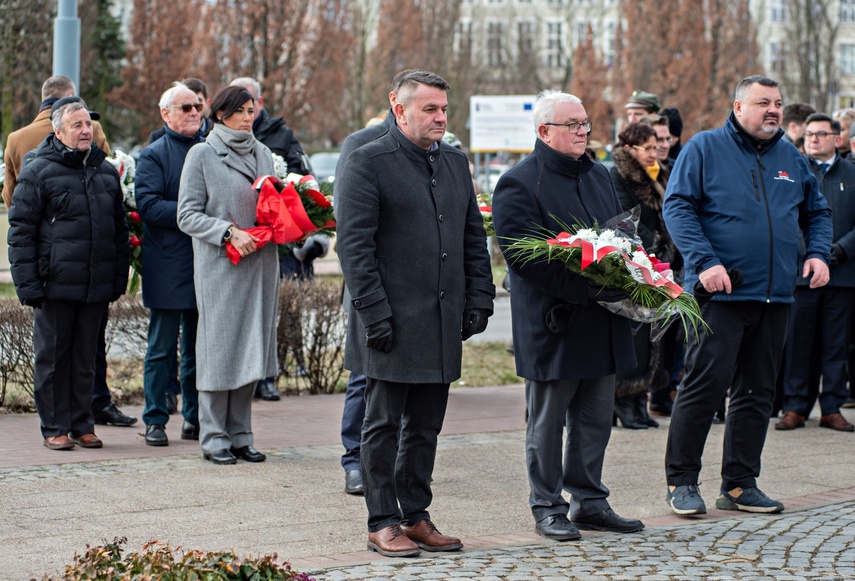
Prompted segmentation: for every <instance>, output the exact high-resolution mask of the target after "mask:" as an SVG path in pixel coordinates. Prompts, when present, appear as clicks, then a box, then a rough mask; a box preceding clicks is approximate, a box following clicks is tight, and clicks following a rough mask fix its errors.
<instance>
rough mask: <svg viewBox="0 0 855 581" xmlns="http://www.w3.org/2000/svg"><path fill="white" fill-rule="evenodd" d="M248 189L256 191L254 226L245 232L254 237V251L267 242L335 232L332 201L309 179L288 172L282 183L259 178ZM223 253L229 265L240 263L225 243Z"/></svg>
mask: <svg viewBox="0 0 855 581" xmlns="http://www.w3.org/2000/svg"><path fill="white" fill-rule="evenodd" d="M252 187H253V188H255V189H257V190H258V202H257V204H256V208H255V218H256V223H257V224H258V225H257V226H254V227H252V228H247V229H246V232H248V233H249V234H251V235H253V236H255V237H256V238H258V241H257V242H256V243H255V245H256V247H257V248H261V247H263V246H265V245H266V244H268V243H271V242H272V243H274V244H288V243H289V242H297V241H300V240H304V239H306V238H307V237H309V236H311V235H313V234H320V235H323V236H332V235H333V233H334V232H335V217H334V215H333V207H332V202H331V201H330V200H329V199H328V198H327V197H326V196H324V194H322V193H321V186H320V185H319V184H318V181H317V180H316V179H315V178H314V177H313V176H310V175H308V176H301V175H298V174H293V173H292V174H288V175H287V176H286V177H285V179H284V180H282V179H279V178H278V177H276V176H261V177H260V178H258V179H257V180H255V183H254V184H253V186H252ZM238 228H240V225H238ZM226 254H227V256H228V258H229V260H230V261H231V262H232V263H233V264H238V263H239V262H240V259H241V257H240V253H239V252H238V251H237V250H236V249H235V248H234V246H232V244H231V243H229V242H227V243H226Z"/></svg>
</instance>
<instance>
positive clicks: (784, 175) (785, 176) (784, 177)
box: [772, 170, 795, 184]
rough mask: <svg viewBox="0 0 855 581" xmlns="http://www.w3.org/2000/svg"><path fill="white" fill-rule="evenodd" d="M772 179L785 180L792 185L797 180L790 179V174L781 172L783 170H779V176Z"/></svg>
mask: <svg viewBox="0 0 855 581" xmlns="http://www.w3.org/2000/svg"><path fill="white" fill-rule="evenodd" d="M772 179H776V180H785V181H788V182H790V183H791V184H793V183H795V180H794V179H792V178H791V177H790V174H788V173H787V172H785V171H781V170H778V175H777V176H775V177H774V178H772Z"/></svg>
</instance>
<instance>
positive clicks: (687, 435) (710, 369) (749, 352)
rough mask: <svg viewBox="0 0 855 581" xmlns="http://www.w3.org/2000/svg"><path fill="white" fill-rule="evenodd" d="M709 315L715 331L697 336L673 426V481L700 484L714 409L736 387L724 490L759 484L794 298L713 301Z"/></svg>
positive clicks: (669, 472) (669, 465)
mask: <svg viewBox="0 0 855 581" xmlns="http://www.w3.org/2000/svg"><path fill="white" fill-rule="evenodd" d="M703 316H704V320H705V321H706V322H707V324H708V325H709V326H710V329H711V330H712V332H711V333H704V332H703V331H700V333H701V335H700V337H697V338H696V337H690V338H689V343H688V345H687V352H686V367H685V375H684V378H683V384H682V387H681V388H680V390H679V391H678V392H677V399H676V400H675V401H674V410H673V412H672V414H671V426H670V428H669V430H668V444H667V448H666V451H665V472H666V477H667V481H668V484H669V485H672V486H681V485H687V484H698V476H699V474H700V472H701V457H702V456H703V453H704V445H705V444H706V440H707V436H708V435H709V430H710V426H711V425H712V420H713V415H714V414H715V410H716V408H717V407H718V406H719V405H720V403H721V400H722V397H724V394H725V393H726V392H727V389H728V387H729V388H730V404H729V405H728V408H727V419H726V422H725V430H724V452H723V458H722V467H721V477H722V484H721V489H722V490H732V489H734V488H736V487H742V488H748V487H753V486H756V479H757V477H758V476H759V475H760V456H761V454H762V452H763V445H764V444H765V442H766V431H767V429H768V427H769V417H770V414H771V412H772V402H773V400H774V398H775V379H776V377H777V373H778V369H779V367H780V364H781V357H782V354H783V351H784V342H785V340H786V336H787V326H788V323H789V317H790V305H789V304H782V303H771V304H766V303H761V302H753V301H752V302H749V301H744V302H743V301H736V302H725V301H721V302H719V301H710V302H709V303H707V304H706V305H704V308H703ZM696 339H697V340H696Z"/></svg>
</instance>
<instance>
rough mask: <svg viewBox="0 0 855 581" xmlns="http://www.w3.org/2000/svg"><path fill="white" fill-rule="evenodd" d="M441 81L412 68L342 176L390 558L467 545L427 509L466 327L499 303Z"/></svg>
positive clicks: (379, 527) (351, 331)
mask: <svg viewBox="0 0 855 581" xmlns="http://www.w3.org/2000/svg"><path fill="white" fill-rule="evenodd" d="M447 90H448V84H447V83H446V82H445V80H443V79H442V78H441V77H439V76H437V75H435V74H433V73H427V72H424V71H418V72H415V73H412V74H410V75H407V77H406V78H405V79H404V80H403V81H402V83H401V87H400V89H399V91H398V95H397V100H396V102H395V107H394V112H395V121H396V125H397V126H396V127H395V128H394V129H392V130H391V131H389V132H388V133H386V135H384V136H383V137H381V138H380V139H377V140H375V141H373V142H371V143H369V144H367V145H364V146H363V147H360V148H359V149H357V150H356V151H354V152H353V153H352V154H351V156H350V158H349V159H348V161H347V163H346V165H345V168H344V172H343V173H342V175H341V176H340V177H339V178H337V181H338V180H341V182H340V184H339V186H340V189H339V193H337V194H336V205H335V211H336V221H337V236H338V242H339V245H338V248H339V258H340V260H341V267H342V271H343V272H344V278H345V282H346V283H347V287H348V288H349V289H350V293H351V301H350V306H351V314H350V317H349V319H348V332H347V344H346V348H345V361H344V365H345V367H346V368H347V369H349V370H350V371H352V372H354V373H361V374H363V375H365V376H367V378H368V385H367V386H366V389H365V401H366V409H365V422H364V424H363V427H362V446H361V459H362V477H363V481H364V485H365V504H366V506H367V507H368V531H369V533H368V547H369V549H371V550H374V551H377V552H379V553H381V554H383V555H386V556H390V557H404V556H410V555H414V554H417V553H418V552H419V549H420V548H421V549H424V550H426V551H453V550H458V549H460V548H461V547H462V546H463V545H462V543H461V542H460V539H457V538H454V537H449V536H445V535H442V534H440V533H439V531H437V530H436V527H435V526H434V525H433V523H432V522H431V520H430V514H429V513H428V510H427V509H428V507H429V506H430V503H431V500H432V493H431V484H430V483H431V474H432V473H433V466H434V460H435V458H436V445H437V437H438V435H439V431H440V429H441V428H442V422H443V419H444V417H445V409H446V405H447V403H448V389H449V384H450V383H451V382H452V381H455V380H457V379H458V378H459V377H460V373H461V357H462V351H463V345H462V342H461V339H464V340H465V339H468V338H469V337H471V336H472V335H474V334H476V333H481V332H483V331H484V329H485V328H486V326H487V318H488V317H489V316H490V315H491V314H492V313H493V297H494V296H495V288H494V286H493V282H492V273H491V269H490V257H489V255H488V253H487V236H486V234H485V232H484V226H483V221H482V219H481V213H480V212H479V210H478V203H477V201H476V200H475V192H474V191H473V189H472V178H471V174H470V173H469V161H468V160H467V159H466V156H465V155H464V154H463V153H462V152H460V151H458V150H456V149H454V148H453V147H451V146H450V145H448V144H446V143H442V142H441V140H442V136H443V135H444V134H445V126H446V122H447V119H446V108H447V106H448V98H447V95H446V92H447ZM399 433H400V438H399Z"/></svg>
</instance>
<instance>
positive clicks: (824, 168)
mask: <svg viewBox="0 0 855 581" xmlns="http://www.w3.org/2000/svg"><path fill="white" fill-rule="evenodd" d="M830 167H831V164H830V163H821V164H819V169H820V170H821V171H822V175H825V174H826V173H828V168H830Z"/></svg>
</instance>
